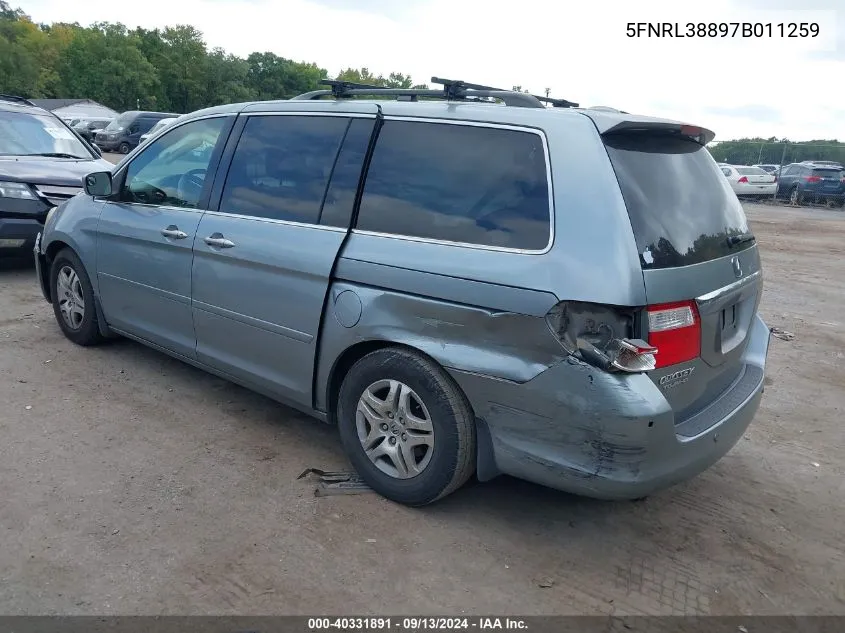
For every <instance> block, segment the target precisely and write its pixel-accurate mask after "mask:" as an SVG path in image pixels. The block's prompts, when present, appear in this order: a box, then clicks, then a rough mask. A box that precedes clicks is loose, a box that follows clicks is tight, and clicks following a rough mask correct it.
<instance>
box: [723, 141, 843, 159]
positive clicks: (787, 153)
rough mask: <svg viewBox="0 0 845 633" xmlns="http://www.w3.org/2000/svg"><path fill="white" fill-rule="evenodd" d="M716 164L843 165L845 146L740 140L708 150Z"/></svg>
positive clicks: (806, 142)
mask: <svg viewBox="0 0 845 633" xmlns="http://www.w3.org/2000/svg"><path fill="white" fill-rule="evenodd" d="M708 149H709V150H710V153H711V154H713V158H715V159H716V160H717V161H718V162H720V163H728V164H730V165H758V164H762V165H780V164H781V160H783V164H784V165H788V164H789V163H799V162H801V161H802V160H830V161H837V162H839V163H840V164H842V165H845V143H842V142H839V141H837V140H816V141H800V142H795V141H790V140H788V139H778V138H775V137H772V138H741V139H738V140H735V141H721V142H719V143H714V144H712V145H711V146H709V147H708Z"/></svg>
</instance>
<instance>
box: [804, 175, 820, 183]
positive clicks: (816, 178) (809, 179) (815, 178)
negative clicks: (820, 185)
mask: <svg viewBox="0 0 845 633" xmlns="http://www.w3.org/2000/svg"><path fill="white" fill-rule="evenodd" d="M821 179H822V178H821V176H807V177H806V178H804V180H806V181H807V182H819V181H820V180H821Z"/></svg>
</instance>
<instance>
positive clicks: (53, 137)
mask: <svg viewBox="0 0 845 633" xmlns="http://www.w3.org/2000/svg"><path fill="white" fill-rule="evenodd" d="M111 167H112V165H111V163H109V162H107V161H105V160H103V159H102V158H101V156H100V152H99V150H97V149H96V148H95V147H94V146H93V145H90V144H89V143H87V142H86V141H85V140H83V139H82V138H81V137H80V136H79V135H78V134H77V133H76V132H74V131H73V130H72V129H71V128H70V127H69V126H68V125H67V124H66V123H65V122H64V121H62V120H61V119H60V118H59V117H57V116H56V115H55V114H52V113H51V112H48V111H47V110H43V109H41V108H39V107H37V106H35V105H33V104H32V103H31V102H29V101H27V100H26V99H23V98H21V97H14V96H8V95H0V258H9V257H14V258H18V257H30V256H31V253H32V248H33V246H34V244H35V237H36V235H37V234H38V233H39V231H41V230H43V228H44V223H45V222H46V220H47V216H48V214H49V213H50V212H51V211H52V210H53V209H55V208H56V207H57V206H58V205H61V204H62V203H63V202H64V201H65V200H68V199H69V198H72V197H73V196H75V195H76V194H77V193H79V192H80V191H82V179H83V178H84V177H85V176H86V175H88V174H90V173H91V172H95V171H103V170H106V171H108V170H110V169H111Z"/></svg>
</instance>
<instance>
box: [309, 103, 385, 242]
mask: <svg viewBox="0 0 845 633" xmlns="http://www.w3.org/2000/svg"><path fill="white" fill-rule="evenodd" d="M374 124H375V119H362V118H355V119H352V121H351V122H350V123H349V130H347V132H346V137H345V138H344V139H343V147H342V148H341V149H340V154H339V155H338V157H337V162H336V163H335V166H334V171H333V172H332V179H331V184H330V185H329V190H328V191H327V192H326V200H325V202H323V211H322V215H321V216H320V224H326V225H328V226H339V227H341V228H344V229H348V228H349V220H350V218H351V217H352V209H353V208H354V207H355V195H356V194H357V193H358V182H359V180H360V179H361V169H362V167H363V166H364V158H365V157H366V155H367V148H368V147H369V145H370V136H371V135H372V133H373V125H374Z"/></svg>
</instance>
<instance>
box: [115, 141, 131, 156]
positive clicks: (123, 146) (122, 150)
mask: <svg viewBox="0 0 845 633" xmlns="http://www.w3.org/2000/svg"><path fill="white" fill-rule="evenodd" d="M130 149H132V148H131V147H129V143H121V144H120V147H118V148H117V150H118V151H119V152H120V153H121V154H128V153H129V150H130Z"/></svg>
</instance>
